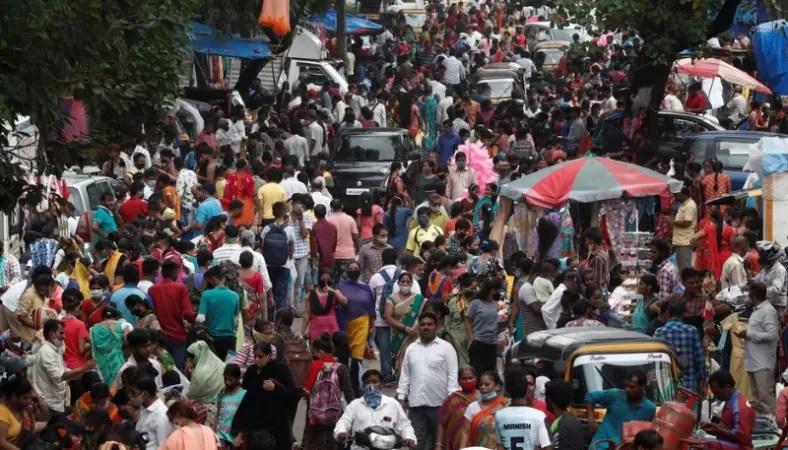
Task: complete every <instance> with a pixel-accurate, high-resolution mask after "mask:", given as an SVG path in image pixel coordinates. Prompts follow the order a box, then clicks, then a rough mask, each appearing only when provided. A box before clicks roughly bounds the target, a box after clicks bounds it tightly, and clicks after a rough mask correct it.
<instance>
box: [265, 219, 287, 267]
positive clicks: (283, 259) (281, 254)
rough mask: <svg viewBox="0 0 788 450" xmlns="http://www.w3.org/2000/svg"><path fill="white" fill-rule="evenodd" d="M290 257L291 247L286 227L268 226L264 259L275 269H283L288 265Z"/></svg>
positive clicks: (273, 224)
mask: <svg viewBox="0 0 788 450" xmlns="http://www.w3.org/2000/svg"><path fill="white" fill-rule="evenodd" d="M289 255H290V245H289V243H288V241H287V232H285V227H284V225H277V224H275V223H272V224H270V225H268V232H267V233H266V234H265V239H263V258H265V263H266V264H267V265H269V266H273V267H282V266H284V265H285V264H287V257H288V256H289Z"/></svg>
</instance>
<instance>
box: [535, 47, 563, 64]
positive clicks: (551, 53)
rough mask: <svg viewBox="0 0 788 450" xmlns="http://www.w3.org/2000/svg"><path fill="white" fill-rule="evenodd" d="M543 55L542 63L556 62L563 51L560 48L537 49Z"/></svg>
mask: <svg viewBox="0 0 788 450" xmlns="http://www.w3.org/2000/svg"><path fill="white" fill-rule="evenodd" d="M539 53H541V54H543V55H544V64H558V61H560V60H561V57H562V56H564V52H563V51H561V50H539Z"/></svg>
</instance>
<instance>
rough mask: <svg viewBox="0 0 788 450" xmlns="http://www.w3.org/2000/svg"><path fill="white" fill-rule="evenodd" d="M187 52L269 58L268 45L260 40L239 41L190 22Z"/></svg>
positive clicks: (245, 57) (243, 57) (239, 39)
mask: <svg viewBox="0 0 788 450" xmlns="http://www.w3.org/2000/svg"><path fill="white" fill-rule="evenodd" d="M187 47H188V48H189V50H191V51H193V52H195V53H203V54H206V55H217V56H229V57H233V58H241V59H265V58H270V57H271V51H270V50H269V48H268V43H267V42H266V41H263V40H260V39H241V38H236V37H231V36H224V35H222V34H219V33H216V32H215V31H214V30H213V28H211V27H209V26H208V25H205V24H201V23H199V22H192V36H191V39H190V40H189V43H188V44H187Z"/></svg>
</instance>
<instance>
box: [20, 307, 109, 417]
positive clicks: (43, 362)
mask: <svg viewBox="0 0 788 450" xmlns="http://www.w3.org/2000/svg"><path fill="white" fill-rule="evenodd" d="M43 333H44V342H43V343H42V344H40V346H39V347H38V348H37V349H36V350H35V351H34V352H33V354H32V355H31V356H30V357H29V358H28V359H27V361H26V365H27V366H28V373H29V375H30V384H32V385H33V389H34V390H35V391H36V394H38V396H39V397H41V399H42V400H44V402H46V404H47V405H48V406H49V409H51V410H52V411H55V412H58V413H63V412H64V411H65V406H66V404H65V399H66V388H67V387H68V382H69V381H70V380H78V379H79V378H80V377H81V376H82V374H84V373H85V372H89V371H91V370H93V369H94V368H95V367H96V363H95V362H94V361H88V362H87V363H85V364H84V365H83V366H82V367H78V368H76V369H67V368H66V364H65V363H64V362H63V353H64V352H65V350H66V347H65V344H64V343H63V339H64V338H65V332H64V330H63V324H62V323H61V322H60V321H59V320H56V319H50V320H47V321H46V322H45V323H44V330H43Z"/></svg>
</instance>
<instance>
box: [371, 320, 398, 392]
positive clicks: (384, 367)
mask: <svg viewBox="0 0 788 450" xmlns="http://www.w3.org/2000/svg"><path fill="white" fill-rule="evenodd" d="M375 345H376V346H377V347H378V352H380V371H381V372H383V380H385V381H391V380H393V379H394V373H393V371H392V367H391V329H390V328H389V327H387V326H386V327H375Z"/></svg>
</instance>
